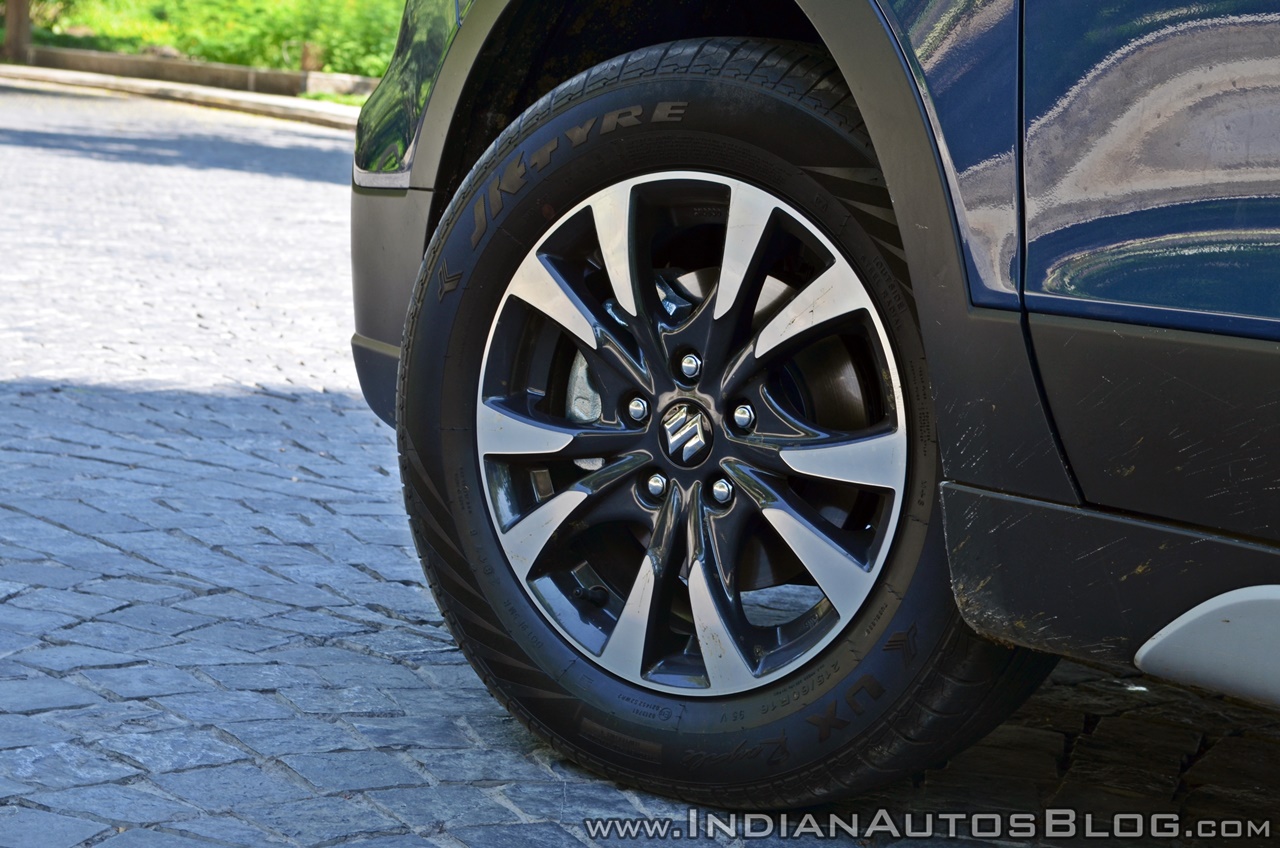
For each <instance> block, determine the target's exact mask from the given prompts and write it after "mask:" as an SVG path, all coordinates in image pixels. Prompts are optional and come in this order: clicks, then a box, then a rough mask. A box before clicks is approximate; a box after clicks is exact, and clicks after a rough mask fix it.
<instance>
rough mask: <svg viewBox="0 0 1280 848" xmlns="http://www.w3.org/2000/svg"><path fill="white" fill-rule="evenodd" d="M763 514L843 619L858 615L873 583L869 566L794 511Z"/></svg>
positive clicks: (772, 510)
mask: <svg viewBox="0 0 1280 848" xmlns="http://www.w3.org/2000/svg"><path fill="white" fill-rule="evenodd" d="M761 514H762V515H763V516H764V517H765V520H766V521H768V522H769V524H771V525H772V526H773V529H774V530H776V531H777V532H778V535H779V536H781V537H782V541H784V542H786V543H787V547H789V548H791V550H792V552H793V553H795V555H796V557H797V558H799V560H800V561H801V562H802V563H804V567H805V568H806V569H807V570H808V572H809V574H810V575H812V576H813V579H814V581H815V582H816V583H817V584H818V588H819V589H821V590H822V592H823V594H825V595H826V596H827V600H828V601H830V602H831V605H832V606H833V607H835V608H836V612H838V613H839V614H840V617H841V618H848V617H850V616H852V615H853V614H854V613H855V612H857V611H858V607H860V606H862V602H863V601H864V600H865V599H866V597H867V594H868V593H869V592H870V591H871V584H872V582H873V579H874V578H873V577H872V576H871V575H870V574H868V573H867V570H866V566H865V565H864V564H863V563H862V562H861V561H859V560H858V558H857V557H855V556H854V555H853V554H851V553H849V552H848V551H846V550H845V549H844V548H843V547H841V546H840V545H839V544H837V543H836V542H835V540H833V539H832V538H831V537H830V536H828V535H827V534H826V533H824V532H823V531H822V530H821V529H819V528H818V527H817V525H816V524H815V523H813V522H811V521H809V520H808V519H806V518H804V517H802V516H801V515H799V514H797V513H796V512H795V511H794V510H791V509H786V508H777V507H768V508H765V509H762V510H761Z"/></svg>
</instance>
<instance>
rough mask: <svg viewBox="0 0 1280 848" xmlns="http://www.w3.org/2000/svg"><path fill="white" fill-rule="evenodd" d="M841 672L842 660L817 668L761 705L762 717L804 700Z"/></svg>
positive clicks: (835, 660)
mask: <svg viewBox="0 0 1280 848" xmlns="http://www.w3.org/2000/svg"><path fill="white" fill-rule="evenodd" d="M839 672H840V660H838V659H834V660H831V662H829V663H828V664H826V665H824V666H822V667H820V668H816V669H814V670H813V671H811V672H809V673H808V674H807V675H805V677H804V678H803V679H801V680H797V681H796V682H795V683H793V684H791V685H790V686H788V687H787V688H786V689H784V690H783V691H782V692H781V693H779V694H777V695H775V696H774V697H773V698H771V699H770V700H769V702H768V703H765V704H761V705H760V715H768V714H769V713H771V712H774V711H776V710H780V709H782V708H784V707H786V706H789V705H790V704H794V703H796V702H797V701H800V700H802V699H803V698H805V697H807V696H809V695H812V694H813V693H814V692H816V691H817V690H818V689H820V688H821V687H822V686H823V684H825V683H827V682H829V681H830V680H831V678H832V676H833V675H835V674H838V673H839Z"/></svg>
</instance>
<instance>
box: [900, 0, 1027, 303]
mask: <svg viewBox="0 0 1280 848" xmlns="http://www.w3.org/2000/svg"><path fill="white" fill-rule="evenodd" d="M883 6H884V10H885V17H886V19H887V20H888V21H889V24H890V26H891V27H892V28H893V30H894V34H895V35H896V36H897V38H898V40H899V42H900V43H901V44H902V46H903V47H904V52H906V53H907V54H908V59H909V64H910V65H911V70H912V72H913V73H914V74H915V76H916V81H917V84H918V85H919V86H920V89H921V92H922V94H923V96H924V99H925V103H926V107H927V108H928V109H929V110H930V112H931V118H932V119H933V121H934V123H935V129H936V130H937V132H938V134H939V139H938V147H939V153H940V155H941V156H942V159H943V162H944V164H945V165H946V166H947V170H948V171H949V172H950V174H949V176H950V178H951V180H952V186H951V194H952V199H953V202H954V203H955V212H956V225H957V227H958V229H959V232H960V237H961V241H962V243H963V244H964V250H965V263H966V265H967V270H968V276H969V295H970V299H971V301H972V302H973V303H974V304H975V305H977V306H989V307H996V308H1002V309H1018V308H1019V306H1020V303H1019V299H1018V288H1019V279H1020V265H1021V253H1020V241H1021V235H1020V233H1019V215H1020V214H1021V213H1020V209H1019V186H1018V161H1017V148H1018V137H1019V134H1020V132H1021V129H1020V126H1019V115H1018V72H1019V68H1018V62H1019V57H1018V0H949V2H948V1H947V0H944V1H943V2H939V0H886V2H884V3H883Z"/></svg>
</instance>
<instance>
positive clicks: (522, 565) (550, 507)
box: [502, 453, 649, 580]
mask: <svg viewBox="0 0 1280 848" xmlns="http://www.w3.org/2000/svg"><path fill="white" fill-rule="evenodd" d="M648 461H649V456H648V454H644V453H633V454H628V455H626V456H623V457H620V458H619V459H617V460H615V461H614V462H611V463H609V464H608V465H606V466H604V467H603V468H601V469H600V470H598V471H593V472H592V473H590V474H588V475H587V476H585V477H583V478H582V479H581V480H579V481H578V482H577V483H576V484H574V486H573V487H572V488H569V489H566V490H565V491H563V492H561V493H560V494H558V495H556V496H555V497H553V498H552V499H551V500H549V501H546V502H545V503H542V504H540V505H539V506H538V507H537V508H536V509H534V510H532V511H531V512H529V513H527V514H526V515H525V516H524V517H523V518H521V519H520V520H519V521H517V522H516V523H515V524H513V525H511V526H510V527H508V528H507V529H506V530H505V531H503V532H502V549H503V550H504V551H506V554H507V559H508V560H510V562H511V568H512V570H514V571H515V573H516V576H518V577H519V578H520V579H521V580H525V579H527V578H528V577H529V572H530V571H532V570H533V566H534V563H536V562H537V561H538V557H539V555H541V554H542V551H543V550H544V549H545V548H546V547H547V543H548V542H550V541H551V538H552V537H553V536H555V535H556V534H557V533H558V532H559V531H560V530H561V528H564V527H567V526H569V525H571V523H572V522H571V521H570V519H572V518H575V517H577V516H579V515H581V513H582V512H583V511H585V510H590V509H592V508H593V507H594V506H596V505H597V504H599V503H600V502H602V501H604V500H607V499H608V498H609V495H610V494H611V492H612V491H617V489H618V487H617V486H616V484H617V483H619V482H620V481H623V480H626V479H628V478H629V477H630V476H631V474H632V473H634V472H635V471H636V469H638V468H640V467H641V466H643V465H644V464H645V463H646V462H648Z"/></svg>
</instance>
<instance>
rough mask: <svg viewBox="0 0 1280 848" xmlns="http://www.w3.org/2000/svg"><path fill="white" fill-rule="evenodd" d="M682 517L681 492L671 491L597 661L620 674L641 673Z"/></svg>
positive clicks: (669, 569)
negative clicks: (656, 602)
mask: <svg viewBox="0 0 1280 848" xmlns="http://www.w3.org/2000/svg"><path fill="white" fill-rule="evenodd" d="M683 513H684V505H683V503H682V496H681V494H680V490H678V489H673V490H672V491H671V492H670V493H669V494H668V495H667V499H666V501H665V502H664V503H663V505H662V509H661V510H660V511H659V512H658V518H657V521H656V522H655V524H654V528H653V537H652V539H651V540H650V542H649V549H648V550H647V551H645V555H644V561H643V562H642V563H641V564H640V570H639V571H638V572H637V573H636V579H635V582H634V583H632V584H631V591H630V593H628V595H627V602H626V605H625V606H624V607H623V608H622V615H621V616H619V618H618V623H617V624H616V625H614V628H613V632H612V633H611V634H610V635H609V641H608V642H607V643H605V646H604V651H603V652H602V653H601V655H600V661H601V662H602V663H604V665H605V666H606V667H607V668H610V669H612V670H613V671H616V672H618V673H619V674H624V675H639V674H641V673H642V672H643V670H644V669H643V666H644V654H645V646H646V645H647V640H648V635H649V632H650V629H651V628H652V626H653V623H654V612H655V610H654V607H653V599H654V595H655V594H656V593H657V590H658V587H659V586H660V585H661V584H662V582H663V580H664V579H665V578H666V576H667V575H668V574H669V573H670V571H671V566H672V562H671V558H672V552H673V550H674V548H675V541H676V534H677V533H678V532H679V530H680V523H681V522H680V519H681V516H682V515H683Z"/></svg>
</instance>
